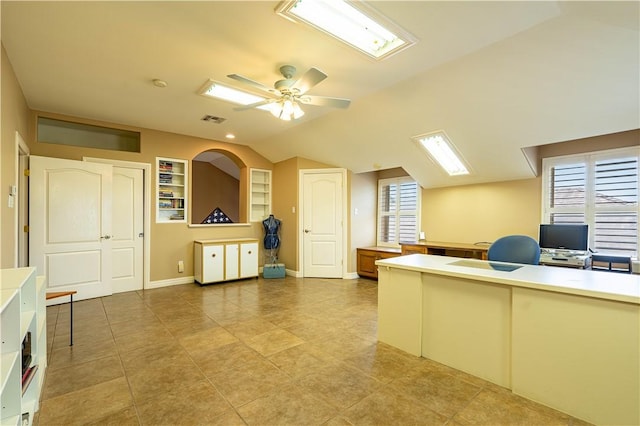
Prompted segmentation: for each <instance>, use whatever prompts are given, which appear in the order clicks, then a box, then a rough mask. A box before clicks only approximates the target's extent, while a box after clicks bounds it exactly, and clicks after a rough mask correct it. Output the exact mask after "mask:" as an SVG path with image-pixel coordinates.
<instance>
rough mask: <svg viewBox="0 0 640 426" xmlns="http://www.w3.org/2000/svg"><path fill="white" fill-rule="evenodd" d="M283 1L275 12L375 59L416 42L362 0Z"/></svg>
mask: <svg viewBox="0 0 640 426" xmlns="http://www.w3.org/2000/svg"><path fill="white" fill-rule="evenodd" d="M355 3H356V2H346V1H343V0H322V1H319V0H286V1H283V2H282V3H280V4H279V5H278V7H277V8H276V13H277V14H278V15H280V16H283V17H285V18H287V19H290V20H292V21H294V22H299V21H302V22H304V23H306V24H308V25H311V26H313V27H315V28H316V29H319V30H320V31H323V32H325V33H327V34H329V35H331V36H333V37H335V38H337V39H338V40H340V41H342V42H344V43H347V44H348V45H350V46H351V47H354V48H355V49H357V50H359V51H361V52H363V53H365V54H367V55H369V56H371V57H373V58H375V59H378V60H381V59H384V58H386V57H388V56H390V55H392V54H394V53H397V52H399V51H401V50H403V49H406V48H407V47H410V46H412V45H414V44H415V43H416V39H415V38H414V37H413V36H411V34H409V33H408V32H406V31H405V30H403V29H402V28H400V27H399V26H398V25H396V24H394V23H393V22H391V21H390V20H389V19H387V18H385V17H384V16H382V15H381V14H380V13H378V12H377V11H375V10H374V9H373V8H371V7H369V6H367V5H365V4H364V3H363V2H357V6H355V5H354V4H355Z"/></svg>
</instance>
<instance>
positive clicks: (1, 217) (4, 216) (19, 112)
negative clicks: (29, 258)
mask: <svg viewBox="0 0 640 426" xmlns="http://www.w3.org/2000/svg"><path fill="white" fill-rule="evenodd" d="M1 50H2V53H1V55H2V56H1V58H0V75H2V78H1V79H0V80H2V83H1V84H2V86H1V88H0V93H2V100H1V105H0V110H1V113H0V115H1V117H0V123H1V124H0V128H1V130H0V132H1V133H0V137H1V138H2V139H1V140H0V161H1V166H0V182H1V183H2V184H1V185H0V241H2V243H1V244H0V267H1V268H13V267H14V266H15V265H16V262H17V259H16V256H15V245H16V238H15V231H16V228H17V227H18V223H17V221H16V217H15V215H16V208H9V206H8V203H7V200H8V198H9V187H10V186H11V185H16V184H17V182H16V165H15V158H16V155H17V154H16V131H17V132H19V133H20V135H21V136H22V138H23V139H24V140H25V141H26V140H27V137H28V135H27V133H28V124H27V123H28V119H29V107H28V106H27V103H26V101H25V98H24V95H23V94H22V89H21V88H20V85H19V84H18V80H17V78H16V75H15V73H14V71H13V68H12V67H11V63H10V62H9V58H8V57H7V53H6V52H5V50H4V46H2V49H1ZM18 195H19V196H26V194H25V193H23V194H18ZM16 206H17V205H16Z"/></svg>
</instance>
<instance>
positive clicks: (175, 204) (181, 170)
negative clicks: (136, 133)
mask: <svg viewBox="0 0 640 426" xmlns="http://www.w3.org/2000/svg"><path fill="white" fill-rule="evenodd" d="M187 169H188V162H187V160H176V159H173V158H161V157H156V172H157V173H156V183H157V186H156V195H157V198H156V200H157V202H156V222H157V223H185V222H186V220H187V219H186V218H187V194H188V191H187V183H188V182H189V179H188V177H187Z"/></svg>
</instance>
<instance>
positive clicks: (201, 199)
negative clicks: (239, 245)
mask: <svg viewBox="0 0 640 426" xmlns="http://www.w3.org/2000/svg"><path fill="white" fill-rule="evenodd" d="M191 195H192V197H191V199H192V200H193V202H192V206H191V207H192V208H191V221H192V223H202V221H203V220H204V219H206V218H207V216H209V214H210V213H211V212H212V211H213V210H214V209H215V208H216V207H219V208H220V210H222V211H223V212H224V213H225V214H226V215H227V216H228V217H229V219H231V220H232V221H233V222H235V223H240V222H246V221H247V220H248V219H247V218H246V217H242V218H241V217H240V181H239V180H238V179H236V178H234V177H233V176H231V175H229V174H227V173H225V172H223V171H222V170H220V169H219V168H217V167H216V166H214V165H213V164H211V163H208V162H206V161H192V162H191Z"/></svg>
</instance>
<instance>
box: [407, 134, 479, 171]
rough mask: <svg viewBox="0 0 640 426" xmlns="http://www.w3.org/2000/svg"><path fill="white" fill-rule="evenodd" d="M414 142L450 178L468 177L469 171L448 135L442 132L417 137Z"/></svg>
mask: <svg viewBox="0 0 640 426" xmlns="http://www.w3.org/2000/svg"><path fill="white" fill-rule="evenodd" d="M414 140H416V142H418V145H419V146H420V147H422V148H423V149H424V150H425V151H426V152H427V154H428V155H429V156H430V157H431V158H432V159H433V160H434V161H435V162H436V163H438V164H439V165H440V166H441V167H442V168H443V169H444V170H445V171H446V172H447V173H448V174H449V176H459V175H468V174H469V170H468V169H467V167H466V166H465V165H464V163H463V162H462V160H461V159H460V157H459V155H458V154H457V153H456V150H455V148H454V146H453V144H452V143H451V141H449V138H448V137H447V135H446V134H445V133H444V132H442V131H440V132H435V133H430V134H427V135H422V136H416V137H414Z"/></svg>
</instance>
